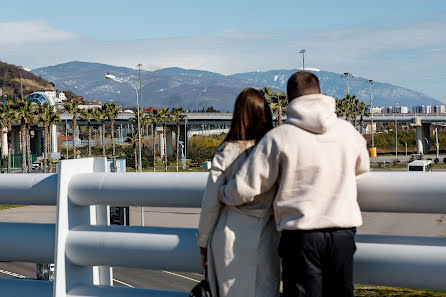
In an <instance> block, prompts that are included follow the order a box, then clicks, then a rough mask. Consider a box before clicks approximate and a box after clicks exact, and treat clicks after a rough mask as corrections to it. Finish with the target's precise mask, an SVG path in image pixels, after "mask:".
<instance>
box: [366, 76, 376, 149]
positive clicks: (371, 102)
mask: <svg viewBox="0 0 446 297" xmlns="http://www.w3.org/2000/svg"><path fill="white" fill-rule="evenodd" d="M374 83H375V82H374V81H373V80H371V79H369V80H368V81H366V84H369V86H370V117H371V122H372V147H375V142H374V140H373V97H372V85H373V84H374Z"/></svg>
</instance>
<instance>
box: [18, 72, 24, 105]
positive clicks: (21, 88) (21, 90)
mask: <svg viewBox="0 0 446 297" xmlns="http://www.w3.org/2000/svg"><path fill="white" fill-rule="evenodd" d="M18 68H19V72H20V93H21V95H22V101H23V86H22V69H23V67H22V66H19V67H18Z"/></svg>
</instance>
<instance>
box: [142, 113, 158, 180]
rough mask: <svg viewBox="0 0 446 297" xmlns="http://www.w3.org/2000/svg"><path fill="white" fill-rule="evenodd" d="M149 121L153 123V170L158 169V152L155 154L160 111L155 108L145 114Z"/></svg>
mask: <svg viewBox="0 0 446 297" xmlns="http://www.w3.org/2000/svg"><path fill="white" fill-rule="evenodd" d="M145 117H147V118H148V119H147V121H150V122H151V123H152V127H153V129H152V152H153V164H152V165H153V172H155V171H156V154H155V142H156V123H157V122H159V118H158V112H157V111H156V110H153V111H152V112H150V113H148V114H146V115H145Z"/></svg>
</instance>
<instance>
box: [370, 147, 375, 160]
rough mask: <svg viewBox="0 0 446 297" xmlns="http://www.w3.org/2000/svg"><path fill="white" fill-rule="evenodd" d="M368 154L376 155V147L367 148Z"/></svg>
mask: <svg viewBox="0 0 446 297" xmlns="http://www.w3.org/2000/svg"><path fill="white" fill-rule="evenodd" d="M369 155H370V157H371V158H374V157H376V147H371V148H369Z"/></svg>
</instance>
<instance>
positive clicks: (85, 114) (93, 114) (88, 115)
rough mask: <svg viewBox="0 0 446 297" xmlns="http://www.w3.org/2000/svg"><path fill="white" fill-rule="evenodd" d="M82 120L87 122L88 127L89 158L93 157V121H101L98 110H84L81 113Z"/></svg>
mask: <svg viewBox="0 0 446 297" xmlns="http://www.w3.org/2000/svg"><path fill="white" fill-rule="evenodd" d="M81 118H82V119H83V120H85V121H87V126H88V156H89V157H91V138H92V134H93V125H92V124H91V122H92V121H98V119H99V113H98V109H97V108H96V107H94V108H87V109H84V110H82V112H81Z"/></svg>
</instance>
